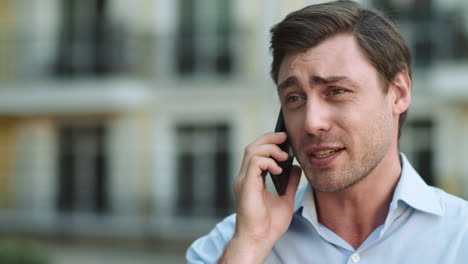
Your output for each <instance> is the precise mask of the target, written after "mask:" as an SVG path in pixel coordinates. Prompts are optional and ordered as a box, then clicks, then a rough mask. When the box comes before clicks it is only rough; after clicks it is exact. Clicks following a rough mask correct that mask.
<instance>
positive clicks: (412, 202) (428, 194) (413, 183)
mask: <svg viewBox="0 0 468 264" xmlns="http://www.w3.org/2000/svg"><path fill="white" fill-rule="evenodd" d="M400 160H401V164H402V170H401V177H400V180H399V181H398V184H397V187H396V189H395V192H394V194H393V198H392V202H391V203H390V211H392V210H394V209H396V208H397V207H398V202H399V201H402V202H404V203H406V204H407V205H408V206H410V207H412V208H414V209H415V210H419V211H422V212H426V213H430V214H435V215H443V209H442V206H441V204H440V201H439V199H438V198H437V196H436V194H435V192H434V189H433V188H432V187H430V186H428V185H427V184H426V183H425V182H424V181H423V179H422V178H421V176H419V174H418V173H417V172H416V170H415V169H414V168H413V166H411V164H410V163H409V161H408V159H407V158H406V156H405V155H404V154H403V153H400ZM303 207H305V208H307V209H308V211H309V212H312V214H313V215H314V216H313V217H314V218H316V215H317V214H316V210H315V201H314V195H313V189H312V187H311V186H310V184H304V185H303V186H301V187H300V188H299V189H298V190H297V194H296V200H295V203H294V212H295V213H302V208H303ZM315 220H316V219H315Z"/></svg>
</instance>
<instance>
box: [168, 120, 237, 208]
mask: <svg viewBox="0 0 468 264" xmlns="http://www.w3.org/2000/svg"><path fill="white" fill-rule="evenodd" d="M176 138H177V150H178V154H177V160H176V161H177V163H176V164H177V170H176V171H177V179H178V189H177V190H178V198H177V211H178V212H177V214H178V215H180V216H188V217H190V216H197V215H201V216H207V215H211V216H223V215H226V213H228V212H229V211H230V210H231V209H232V207H231V202H230V201H231V199H230V197H231V195H230V194H231V181H230V179H231V177H230V175H229V171H230V148H229V142H230V128H229V126H228V125H226V124H214V125H198V124H181V125H179V126H177V127H176Z"/></svg>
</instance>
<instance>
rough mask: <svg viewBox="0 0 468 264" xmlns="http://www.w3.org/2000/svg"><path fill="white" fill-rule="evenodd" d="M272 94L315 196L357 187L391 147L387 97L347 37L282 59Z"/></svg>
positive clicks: (391, 125) (391, 121)
mask: <svg viewBox="0 0 468 264" xmlns="http://www.w3.org/2000/svg"><path fill="white" fill-rule="evenodd" d="M278 93H279V97H280V100H281V103H282V108H283V113H284V117H285V120H286V128H287V131H288V135H289V140H290V142H291V144H292V147H293V149H294V152H295V154H296V157H297V159H298V161H299V163H300V164H301V166H302V168H303V170H304V173H305V175H306V177H307V179H308V181H309V182H310V184H311V185H312V186H313V187H314V188H315V189H316V190H318V191H325V192H335V191H339V190H343V189H345V188H347V187H349V186H352V185H353V184H354V183H357V182H359V181H360V180H361V179H363V178H365V177H366V176H367V175H368V174H369V173H371V172H373V171H374V169H375V168H376V167H378V165H379V164H381V161H382V160H383V159H384V158H385V157H386V156H387V155H388V153H389V149H390V146H391V145H392V143H394V146H396V144H395V142H396V140H397V137H396V126H397V122H395V120H396V119H395V117H394V116H393V114H392V104H391V98H390V96H389V95H388V93H385V92H384V91H383V84H382V82H381V81H380V79H379V75H378V72H377V70H376V69H375V68H374V67H373V66H372V65H371V64H370V63H369V62H368V60H367V59H366V57H365V56H364V54H363V53H362V51H361V50H360V49H359V47H358V44H357V42H356V40H355V38H354V37H353V36H352V35H350V34H338V35H335V36H333V37H331V38H329V39H327V40H325V41H323V42H322V43H320V44H319V45H317V46H316V47H313V48H311V49H309V50H307V51H305V52H302V53H293V54H288V55H287V56H286V57H285V58H284V60H283V62H282V64H281V66H280V70H279V77H278Z"/></svg>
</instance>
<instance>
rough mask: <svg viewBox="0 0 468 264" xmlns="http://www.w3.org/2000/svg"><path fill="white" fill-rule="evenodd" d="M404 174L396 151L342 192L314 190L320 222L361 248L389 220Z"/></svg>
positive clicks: (352, 244) (355, 246)
mask: <svg viewBox="0 0 468 264" xmlns="http://www.w3.org/2000/svg"><path fill="white" fill-rule="evenodd" d="M391 152H393V151H391ZM396 164H398V166H396ZM400 174H401V164H400V160H399V156H398V152H397V151H396V150H395V151H394V153H388V156H387V157H386V158H384V159H383V160H382V162H381V163H380V164H379V165H378V166H377V167H376V168H375V169H374V170H373V171H372V172H371V173H370V174H369V175H368V176H367V177H366V178H364V179H363V180H361V181H360V182H358V183H356V184H354V185H352V186H350V187H348V188H346V189H344V190H342V191H338V192H318V191H314V195H315V201H316V206H317V216H318V220H319V222H320V223H321V224H323V225H325V226H326V227H327V228H329V229H330V230H332V231H333V232H335V233H336V234H337V235H338V236H340V237H341V238H342V239H344V240H345V241H346V242H348V243H349V244H350V245H351V246H353V247H354V248H358V247H359V246H360V245H361V244H362V243H363V242H364V241H365V239H366V238H367V237H368V236H369V235H370V234H371V233H372V232H373V231H374V230H375V229H376V228H377V227H379V226H380V225H382V224H383V223H384V222H385V219H386V217H387V214H388V210H389V206H390V202H391V200H392V197H393V192H394V190H395V187H396V185H397V183H398V180H399V178H400Z"/></svg>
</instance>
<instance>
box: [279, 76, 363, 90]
mask: <svg viewBox="0 0 468 264" xmlns="http://www.w3.org/2000/svg"><path fill="white" fill-rule="evenodd" d="M342 81H344V82H346V83H349V84H350V85H353V86H356V84H355V83H354V82H353V81H352V80H351V79H350V78H348V77H346V76H327V77H321V76H316V75H314V76H311V77H310V78H309V83H311V84H332V83H337V82H342ZM293 85H300V84H299V80H298V79H297V77H296V76H290V77H288V78H287V79H286V80H284V81H283V82H281V83H280V84H278V88H277V89H278V92H280V91H281V90H284V89H286V88H288V87H290V86H293Z"/></svg>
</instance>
